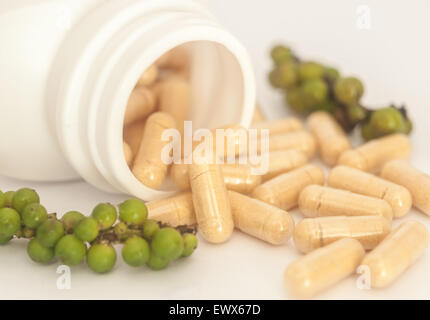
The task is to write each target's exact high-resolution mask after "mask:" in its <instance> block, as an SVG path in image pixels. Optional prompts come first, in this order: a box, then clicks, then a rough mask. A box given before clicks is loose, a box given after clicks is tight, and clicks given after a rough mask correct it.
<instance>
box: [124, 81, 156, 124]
mask: <svg viewBox="0 0 430 320" xmlns="http://www.w3.org/2000/svg"><path fill="white" fill-rule="evenodd" d="M155 107H156V99H155V96H154V94H153V93H152V91H151V90H149V89H147V88H146V87H136V88H135V89H134V90H133V91H132V92H131V94H130V98H129V100H128V103H127V108H126V110H125V115H124V125H125V126H126V125H128V124H130V123H133V122H135V121H138V120H141V119H144V118H145V117H146V116H148V115H149V114H150V113H152V112H153V111H154V110H155Z"/></svg>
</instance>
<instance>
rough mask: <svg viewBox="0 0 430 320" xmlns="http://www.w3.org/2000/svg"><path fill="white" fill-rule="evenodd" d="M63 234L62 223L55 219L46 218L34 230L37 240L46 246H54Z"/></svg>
mask: <svg viewBox="0 0 430 320" xmlns="http://www.w3.org/2000/svg"><path fill="white" fill-rule="evenodd" d="M63 235H64V228H63V224H62V223H61V222H59V221H57V220H55V219H48V220H46V221H45V222H43V223H42V224H41V225H40V226H39V227H38V228H37V230H36V238H37V240H39V241H40V243H41V244H42V245H43V246H45V247H47V248H51V247H54V246H55V244H56V243H57V242H58V240H60V239H61V237H62V236H63Z"/></svg>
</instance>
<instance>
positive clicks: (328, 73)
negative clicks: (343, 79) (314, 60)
mask: <svg viewBox="0 0 430 320" xmlns="http://www.w3.org/2000/svg"><path fill="white" fill-rule="evenodd" d="M324 77H325V78H326V79H327V80H329V81H331V82H334V81H336V80H337V79H339V77H340V73H339V71H338V70H337V69H336V68H333V67H325V68H324Z"/></svg>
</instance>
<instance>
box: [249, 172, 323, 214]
mask: <svg viewBox="0 0 430 320" xmlns="http://www.w3.org/2000/svg"><path fill="white" fill-rule="evenodd" d="M323 183H324V172H323V171H322V170H321V168H319V167H317V166H315V165H312V164H308V165H305V166H303V167H301V168H299V169H296V170H293V171H290V172H287V173H284V174H281V175H279V176H277V177H275V178H273V179H271V180H269V181H266V182H264V183H263V184H261V185H260V186H258V187H257V188H255V190H254V191H253V193H252V197H253V198H255V199H258V200H261V201H264V202H267V203H269V204H271V205H274V206H276V207H278V208H281V209H284V210H288V209H291V208H293V207H295V206H296V205H297V203H298V200H299V195H300V192H301V191H302V190H303V189H304V188H305V187H307V186H308V185H311V184H323Z"/></svg>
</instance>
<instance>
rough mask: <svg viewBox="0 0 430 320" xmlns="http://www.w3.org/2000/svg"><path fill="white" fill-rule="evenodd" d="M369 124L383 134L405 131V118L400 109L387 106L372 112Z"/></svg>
mask: <svg viewBox="0 0 430 320" xmlns="http://www.w3.org/2000/svg"><path fill="white" fill-rule="evenodd" d="M370 125H371V126H372V127H373V128H374V129H375V130H376V131H378V132H380V133H381V134H383V135H386V134H390V133H394V132H405V119H404V117H403V114H402V113H401V112H400V110H398V109H396V108H394V107H388V108H383V109H379V110H376V111H374V112H372V115H371V116H370Z"/></svg>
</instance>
